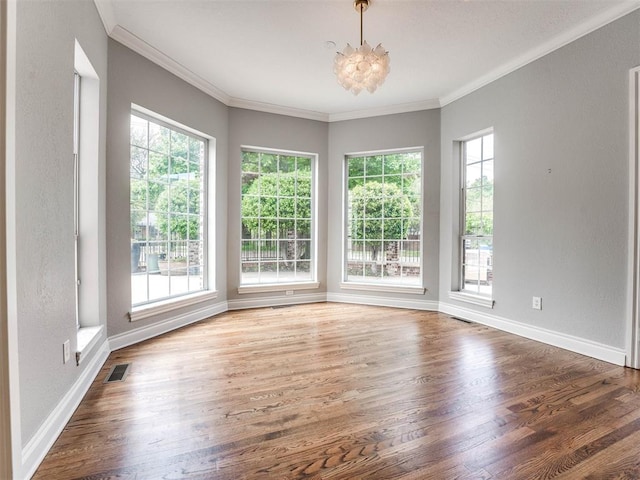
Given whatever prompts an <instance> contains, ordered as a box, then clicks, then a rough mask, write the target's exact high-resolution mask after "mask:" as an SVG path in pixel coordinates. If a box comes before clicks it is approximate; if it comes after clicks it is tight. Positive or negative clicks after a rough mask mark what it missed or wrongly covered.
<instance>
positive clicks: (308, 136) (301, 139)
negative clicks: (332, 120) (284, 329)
mask: <svg viewBox="0 0 640 480" xmlns="http://www.w3.org/2000/svg"><path fill="white" fill-rule="evenodd" d="M328 131H329V128H328V125H327V124H326V123H324V122H318V121H314V120H305V119H301V118H293V117H288V116H284V115H275V114H272V113H263V112H256V111H252V110H245V109H240V108H231V109H230V113H229V176H228V179H227V180H228V185H229V186H228V188H229V215H228V225H229V231H228V237H227V238H228V247H229V248H228V253H227V255H228V258H229V262H228V264H227V279H228V291H227V296H228V298H229V299H230V300H233V299H240V300H246V299H249V298H260V297H269V296H274V295H275V296H282V292H273V293H263V294H242V295H239V294H238V288H237V287H238V285H239V284H240V235H241V232H242V229H241V226H240V195H241V191H240V187H241V184H242V182H241V178H240V176H241V169H240V167H241V165H240V163H241V160H242V156H241V147H242V146H253V147H263V148H271V149H274V150H291V151H298V152H307V153H315V154H317V155H318V167H317V175H318V181H317V185H318V192H317V198H316V201H317V207H318V208H317V214H318V218H317V223H316V226H317V229H318V249H317V250H318V252H317V253H318V255H317V259H318V281H319V282H320V287H319V288H317V289H313V290H302V291H299V292H300V293H301V294H307V293H317V292H324V291H326V278H327V276H326V264H327V250H326V245H327V193H326V192H327V144H328ZM297 293H298V292H296V294H297Z"/></svg>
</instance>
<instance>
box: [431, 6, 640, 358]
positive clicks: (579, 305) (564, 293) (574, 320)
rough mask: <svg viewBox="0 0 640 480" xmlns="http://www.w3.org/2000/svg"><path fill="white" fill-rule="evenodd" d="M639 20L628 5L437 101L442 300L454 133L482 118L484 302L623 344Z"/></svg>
mask: <svg viewBox="0 0 640 480" xmlns="http://www.w3.org/2000/svg"><path fill="white" fill-rule="evenodd" d="M639 25H640V12H639V11H636V12H634V13H632V14H630V15H627V16H626V17H623V18H622V19H620V20H618V21H616V22H614V23H612V24H609V25H607V26H605V27H604V28H602V29H599V30H597V31H595V32H594V33H591V34H589V35H587V36H585V37H583V38H581V39H579V40H578V41H576V42H573V43H571V44H569V45H567V46H565V47H564V48H562V49H559V50H556V51H555V52H553V53H551V54H549V55H547V56H545V57H543V58H541V59H539V60H538V61H536V62H533V63H531V64H529V65H527V66H525V67H523V68H521V69H520V70H518V71H516V72H514V73H512V74H510V75H508V76H506V77H503V78H502V79H500V80H498V81H495V82H493V83H491V84H489V85H488V86H486V87H484V88H482V89H480V90H478V91H476V92H474V93H472V94H470V95H468V96H466V97H464V98H462V99H460V100H458V101H456V102H453V103H452V104H450V105H447V106H445V107H444V108H443V109H442V127H441V128H442V136H441V138H442V143H441V145H442V187H441V206H440V208H441V209H440V219H441V241H440V260H441V263H440V299H441V301H443V302H448V303H452V304H456V302H454V301H451V300H449V298H448V295H447V292H448V291H449V290H451V288H452V287H453V288H455V286H456V284H457V278H456V275H455V267H454V265H455V258H456V249H457V242H458V240H457V234H458V232H457V225H458V213H457V197H458V193H457V164H458V161H459V160H458V158H457V157H456V156H455V155H454V154H453V153H452V151H453V145H454V141H455V140H457V139H459V138H460V137H462V136H465V135H469V134H471V133H473V132H475V131H478V130H481V129H484V128H487V127H493V128H494V133H495V207H494V208H495V224H494V232H495V239H494V242H495V243H494V248H495V250H494V262H495V266H494V298H495V302H496V304H495V309H494V310H493V311H492V312H491V313H493V314H495V315H498V316H501V317H504V318H508V319H511V320H517V321H519V322H523V323H526V324H531V325H535V326H536V327H542V328H547V329H550V330H553V331H556V332H561V333H565V334H570V335H575V336H577V337H581V338H584V339H588V340H592V341H596V342H600V343H603V344H606V345H610V346H613V347H617V348H624V346H625V343H624V342H625V328H626V325H625V321H626V320H625V315H626V291H627V282H626V278H627V265H628V262H629V256H628V252H627V229H628V190H629V179H628V172H629V154H628V129H629V126H628V108H629V107H628V101H629V96H628V75H629V69H630V68H632V67H635V66H638V65H640V48H639V45H640V28H639ZM534 295H535V296H541V297H542V299H543V300H542V305H543V310H542V311H536V310H532V308H531V297H532V296H534ZM465 306H467V307H469V308H473V307H470V306H469V305H465ZM485 311H486V310H485Z"/></svg>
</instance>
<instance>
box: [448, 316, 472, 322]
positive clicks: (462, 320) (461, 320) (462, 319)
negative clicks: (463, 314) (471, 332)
mask: <svg viewBox="0 0 640 480" xmlns="http://www.w3.org/2000/svg"><path fill="white" fill-rule="evenodd" d="M451 318H453V319H454V320H458V321H459V322H464V323H473V322H472V321H471V320H465V319H464V318H458V317H451Z"/></svg>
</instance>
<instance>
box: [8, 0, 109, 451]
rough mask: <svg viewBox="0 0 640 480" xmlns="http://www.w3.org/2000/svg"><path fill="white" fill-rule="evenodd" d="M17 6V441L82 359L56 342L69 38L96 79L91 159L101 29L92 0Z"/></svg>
mask: <svg viewBox="0 0 640 480" xmlns="http://www.w3.org/2000/svg"><path fill="white" fill-rule="evenodd" d="M17 8H18V10H17V47H16V48H17V58H16V69H17V72H16V75H17V76H16V85H17V91H16V124H15V128H16V139H15V141H16V152H17V153H16V155H17V158H16V171H15V178H9V179H8V182H10V183H13V188H15V192H16V194H15V199H9V205H10V210H11V209H13V211H12V213H10V214H9V215H10V216H13V215H15V218H16V230H15V232H9V235H15V237H14V242H15V245H16V251H15V252H11V251H10V252H8V254H9V257H11V261H12V262H13V261H15V276H14V277H10V278H8V282H9V285H10V291H13V289H15V292H16V297H15V298H13V299H10V303H15V305H14V308H15V315H16V317H17V323H18V336H19V339H18V355H19V367H18V368H19V382H20V399H21V405H20V414H21V429H22V443H23V445H24V444H26V443H27V442H28V441H29V440H30V439H31V437H32V436H33V434H34V433H35V432H36V431H37V429H38V428H39V427H40V425H41V424H42V422H43V421H44V420H45V418H46V417H47V416H48V415H49V414H50V413H51V411H53V409H54V408H55V407H56V406H57V404H58V402H59V401H60V400H61V399H62V397H63V396H64V395H65V394H66V393H67V391H68V390H69V389H70V388H71V386H72V385H73V383H74V382H75V381H76V380H77V378H78V377H79V376H80V374H81V373H82V371H83V368H84V367H85V366H86V365H87V364H88V363H89V362H85V363H83V365H82V366H80V367H76V365H75V362H73V361H70V362H68V363H66V364H63V363H62V344H63V342H64V341H65V340H67V339H70V340H71V347H72V350H73V349H74V347H75V337H76V325H75V287H74V275H75V274H74V243H73V149H72V146H73V144H72V132H73V71H74V44H75V39H76V38H77V39H78V41H79V42H80V44H81V45H82V47H83V49H84V51H85V53H86V54H87V56H88V57H89V59H90V60H91V62H92V64H93V67H94V68H95V70H96V72H97V74H98V76H99V77H100V80H101V91H100V132H101V135H100V146H99V152H100V154H99V161H100V163H101V164H102V165H104V152H105V145H104V139H105V128H106V111H107V110H106V98H107V97H106V95H107V36H106V34H105V32H104V28H103V27H102V23H101V22H100V18H99V16H98V14H97V11H96V9H95V6H94V4H93V2H87V1H80V0H78V1H76V0H69V1H66V2H44V1H39V2H18V4H17ZM99 184H100V185H104V178H102V179H100V181H99ZM102 194H103V192H102ZM103 198H104V197H103ZM99 215H101V216H102V215H103V213H102V212H100V213H99ZM12 243H13V242H12ZM103 288H104V286H103ZM96 301H98V300H97V299H96ZM103 311H104V310H103ZM104 321H105V319H100V322H101V323H103V324H104Z"/></svg>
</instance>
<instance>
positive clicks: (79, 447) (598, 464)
mask: <svg viewBox="0 0 640 480" xmlns="http://www.w3.org/2000/svg"><path fill="white" fill-rule="evenodd" d="M125 362H132V365H131V369H130V373H129V375H128V377H127V378H126V380H125V381H124V382H119V383H111V384H103V383H102V382H103V380H104V378H105V377H106V375H107V373H108V371H109V370H110V367H111V366H112V365H114V364H120V363H125ZM639 386H640V372H639V371H635V370H631V369H625V368H622V367H617V366H615V365H611V364H608V363H605V362H601V361H598V360H594V359H591V358H588V357H584V356H581V355H578V354H574V353H571V352H567V351H564V350H560V349H557V348H554V347H550V346H547V345H544V344H542V343H537V342H534V341H531V340H526V339H523V338H520V337H517V336H513V335H509V334H506V333H502V332H499V331H496V330H492V329H490V328H488V327H484V326H481V325H476V324H467V323H464V322H461V321H458V320H454V319H452V318H450V317H448V316H446V315H443V314H438V313H431V312H422V311H414V310H400V309H391V308H382V307H368V306H359V305H348V304H336V303H326V304H325V303H320V304H313V305H304V306H292V307H287V308H273V309H271V308H267V309H255V310H242V311H235V312H228V313H225V314H222V315H219V316H217V317H215V318H212V319H209V320H206V321H203V322H200V323H197V324H195V325H192V326H189V327H185V328H183V329H180V330H178V331H175V332H172V333H169V334H166V335H164V336H162V337H159V338H156V339H153V340H149V341H146V342H144V343H141V344H138V345H135V346H132V347H129V348H125V349H122V350H118V351H116V352H113V353H112V354H111V356H110V357H109V359H108V361H107V363H106V364H105V366H104V368H103V369H102V372H101V374H100V375H99V376H98V378H96V380H95V381H94V383H93V385H92V386H91V389H90V390H89V392H88V393H87V395H86V397H85V399H84V400H83V401H82V403H81V405H80V407H79V408H78V410H77V411H76V412H75V414H74V415H73V418H72V419H71V421H70V422H69V424H68V425H67V427H66V428H65V430H64V432H63V433H62V434H61V436H60V437H59V439H58V440H57V442H56V443H55V445H54V446H53V448H52V449H51V451H50V452H49V454H48V455H47V457H46V458H45V460H44V462H43V463H42V465H41V466H40V468H39V469H38V471H37V473H36V475H35V477H34V478H42V479H72V478H90V479H99V478H100V479H101V478H119V479H134V478H135V479H182V478H188V479H233V480H237V479H297V478H311V479H400V478H402V479H406V480H409V479H438V480H439V479H453V478H458V479H509V480H511V479H547V478H562V479H583V478H584V479H600V478H617V479H622V478H629V479H631V478H634V479H638V478H640V392H639V390H640V388H639Z"/></svg>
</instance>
